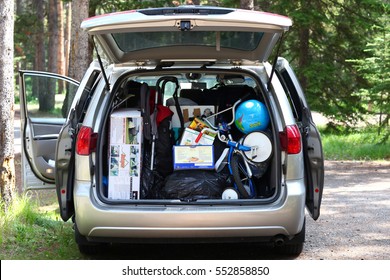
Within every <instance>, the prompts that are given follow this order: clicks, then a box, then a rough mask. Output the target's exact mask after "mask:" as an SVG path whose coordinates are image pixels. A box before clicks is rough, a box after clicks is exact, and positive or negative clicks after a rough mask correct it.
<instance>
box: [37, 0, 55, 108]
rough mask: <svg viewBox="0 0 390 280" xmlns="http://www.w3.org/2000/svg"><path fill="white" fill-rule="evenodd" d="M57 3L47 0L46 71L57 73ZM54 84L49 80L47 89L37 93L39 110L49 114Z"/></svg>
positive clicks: (52, 101)
mask: <svg viewBox="0 0 390 280" xmlns="http://www.w3.org/2000/svg"><path fill="white" fill-rule="evenodd" d="M57 1H58V0H49V20H48V30H49V44H48V55H49V57H48V70H49V72H52V73H57V65H58V64H57V55H58V53H57V51H58V13H57ZM55 92H56V84H55V82H54V80H52V79H50V80H49V83H48V85H47V87H45V88H41V89H40V91H39V110H40V111H42V112H49V111H51V110H53V109H54V104H55Z"/></svg>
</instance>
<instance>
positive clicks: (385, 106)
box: [348, 7, 390, 133]
mask: <svg viewBox="0 0 390 280" xmlns="http://www.w3.org/2000/svg"><path fill="white" fill-rule="evenodd" d="M389 12H390V8H389V7H387V8H385V13H384V15H382V16H381V17H379V18H378V22H379V24H378V25H373V26H372V27H371V30H370V31H371V32H372V33H374V34H375V35H374V36H373V37H372V40H371V41H370V42H368V43H367V44H366V48H365V49H364V51H365V53H366V54H367V55H366V57H364V58H360V59H351V60H348V61H349V62H351V63H352V64H353V66H354V68H355V69H356V71H357V73H359V74H360V75H361V76H362V78H363V79H364V80H365V82H366V86H365V87H362V88H357V89H355V93H354V94H355V95H356V96H359V97H360V99H361V100H362V103H363V104H365V105H366V106H365V108H366V109H367V111H368V112H370V113H371V114H373V115H379V116H380V118H379V124H378V126H379V133H380V132H381V130H382V128H383V127H388V126H389V114H390V71H389V69H390V46H389V41H390V22H389V17H388V15H389Z"/></svg>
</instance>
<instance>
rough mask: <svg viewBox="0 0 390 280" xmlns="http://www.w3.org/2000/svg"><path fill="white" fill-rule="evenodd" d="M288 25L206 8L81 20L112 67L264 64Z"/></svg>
mask: <svg viewBox="0 0 390 280" xmlns="http://www.w3.org/2000/svg"><path fill="white" fill-rule="evenodd" d="M291 25H292V21H291V20H290V19H289V18H287V17H285V16H280V15H276V14H270V13H264V12H258V11H249V10H240V9H228V8H218V7H206V6H196V7H195V6H193V7H190V6H180V7H174V8H172V7H171V8H155V9H142V10H132V11H127V12H119V13H113V14H107V15H100V16H96V17H93V18H89V19H86V20H84V21H83V23H82V24H81V28H83V29H85V30H86V31H87V32H88V33H89V34H90V35H93V36H94V37H95V38H96V40H97V41H98V43H99V44H100V46H101V47H102V49H103V50H104V52H105V53H106V55H107V57H108V58H109V59H110V60H111V61H112V62H114V63H134V64H137V65H140V64H142V63H146V64H147V63H156V64H159V63H160V64H161V65H164V63H168V62H174V63H180V61H183V60H186V61H189V60H193V61H204V62H205V63H213V62H215V61H218V62H220V63H221V62H225V63H226V62H227V63H233V62H234V63H241V64H242V63H244V62H245V61H251V62H252V63H253V62H254V61H260V62H262V61H266V60H267V59H268V57H269V55H270V54H271V52H272V50H273V47H274V45H275V44H276V42H277V41H278V39H279V38H280V36H281V34H282V33H283V32H285V31H287V30H288V29H289V27H290V26H291Z"/></svg>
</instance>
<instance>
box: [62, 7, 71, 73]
mask: <svg viewBox="0 0 390 280" xmlns="http://www.w3.org/2000/svg"><path fill="white" fill-rule="evenodd" d="M65 10H66V23H65V31H64V36H65V73H64V75H65V76H69V52H70V33H71V26H72V2H68V3H66V6H65Z"/></svg>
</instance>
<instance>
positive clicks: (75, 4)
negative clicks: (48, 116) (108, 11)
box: [62, 0, 92, 116]
mask: <svg viewBox="0 0 390 280" xmlns="http://www.w3.org/2000/svg"><path fill="white" fill-rule="evenodd" d="M88 11H89V0H80V1H72V31H71V43H70V53H69V72H68V75H69V77H71V78H73V79H75V80H77V81H81V79H82V78H83V75H84V73H85V71H86V70H87V68H88V66H89V64H90V63H91V58H92V56H91V52H90V47H89V44H88V34H87V32H85V31H84V30H82V29H81V28H80V25H81V22H82V21H83V20H84V19H85V18H88V16H89V13H88ZM73 98H74V96H70V94H69V93H68V92H67V93H66V97H65V101H64V105H63V107H62V114H63V115H64V116H65V115H66V114H67V112H68V108H69V106H70V105H71V104H72V101H73Z"/></svg>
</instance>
